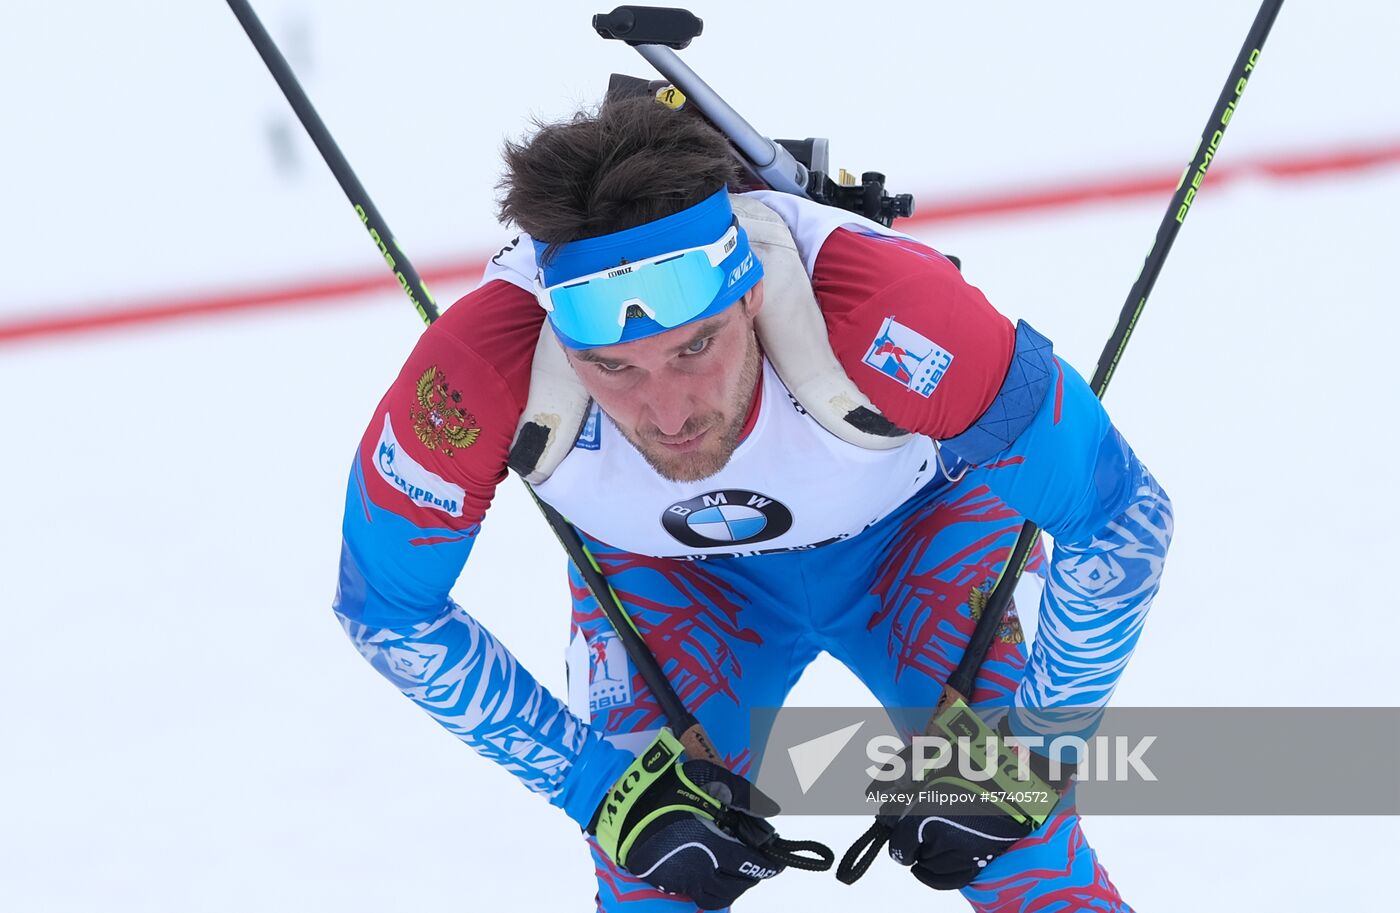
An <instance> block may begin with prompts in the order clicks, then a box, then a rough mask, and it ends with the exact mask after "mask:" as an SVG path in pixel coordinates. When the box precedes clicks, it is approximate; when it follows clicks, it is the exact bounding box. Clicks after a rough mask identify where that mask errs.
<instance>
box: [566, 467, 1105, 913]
mask: <svg viewBox="0 0 1400 913" xmlns="http://www.w3.org/2000/svg"><path fill="white" fill-rule="evenodd" d="M980 476H981V473H979V472H976V471H974V472H971V473H969V474H968V475H967V476H966V477H964V478H963V479H962V480H961V481H960V482H958V483H955V484H950V483H947V482H941V484H940V483H933V484H931V485H930V487H928V488H926V489H925V490H924V491H922V492H921V493H920V494H919V495H918V496H916V497H915V498H913V499H911V500H910V501H909V502H908V503H906V504H905V505H904V506H903V507H901V508H900V510H898V511H897V512H896V513H894V514H892V515H891V516H889V517H887V518H885V519H884V520H882V521H881V522H880V523H879V524H877V525H876V526H874V527H871V528H870V529H867V530H866V531H864V532H863V533H861V534H860V535H859V536H857V537H855V538H852V539H848V540H845V541H842V542H837V543H834V544H831V545H827V546H824V547H822V548H818V549H814V550H811V551H800V552H787V553H780V554H775V555H764V556H757V557H743V558H718V559H710V560H706V561H694V562H691V561H677V560H672V559H664V558H645V557H641V556H638V555H633V554H630V553H626V552H620V551H617V550H616V549H611V548H608V547H607V546H605V545H601V544H599V543H596V542H593V543H590V547H591V548H592V549H593V550H594V554H595V555H596V557H597V560H598V563H599V565H600V567H602V569H603V571H604V572H605V573H606V574H607V576H608V579H609V580H610V582H611V583H612V585H613V587H614V589H615V590H616V591H617V593H618V595H619V596H620V597H621V598H622V600H623V603H624V604H625V606H626V608H627V611H628V614H629V615H630V616H631V617H632V619H633V620H634V622H635V623H636V625H637V628H638V629H639V630H640V631H641V633H642V635H643V637H644V638H645V640H646V642H647V645H648V646H649V647H650V648H651V650H652V652H653V654H655V656H656V657H657V658H658V659H659V660H660V661H661V663H662V668H663V669H664V670H665V672H666V675H667V678H668V679H669V680H670V682H671V684H672V686H673V687H674V688H675V689H676V691H677V693H678V694H679V695H680V698H681V700H682V701H683V702H684V703H685V705H686V707H688V708H689V709H690V711H691V712H692V713H693V714H695V716H696V717H697V718H698V719H699V720H700V722H701V724H702V725H703V726H704V727H705V729H706V731H707V732H708V733H709V736H710V738H711V740H712V741H713V742H714V744H715V747H716V748H717V749H718V750H719V752H720V753H721V754H722V755H723V756H724V761H725V763H726V764H727V765H728V766H729V767H730V768H731V769H732V770H734V771H736V772H738V773H741V774H746V775H751V774H752V772H753V771H755V770H756V768H757V761H758V758H756V757H755V754H754V748H753V746H751V745H750V744H749V711H750V709H751V708H753V707H773V706H778V705H781V704H782V703H783V700H784V699H785V698H786V696H787V694H788V692H789V691H790V690H791V689H792V686H793V685H794V684H795V683H796V682H797V679H798V676H800V675H801V673H802V670H803V669H804V668H806V666H807V664H808V663H810V662H811V661H812V660H813V659H814V658H816V656H817V655H818V654H819V653H821V652H822V651H826V652H828V653H830V654H831V655H832V656H834V657H835V658H836V659H838V660H840V661H841V662H842V663H844V664H845V665H846V666H847V668H849V669H850V670H851V671H852V672H854V673H855V675H856V676H857V677H858V678H859V679H860V680H861V681H862V682H863V683H864V684H865V685H866V687H868V688H869V689H870V690H871V692H872V693H873V694H874V695H875V698H876V699H877V700H878V701H879V702H880V703H881V705H883V706H885V707H889V708H895V707H928V706H931V705H932V704H933V703H935V702H936V701H937V698H938V695H939V693H940V692H941V690H942V686H943V682H944V681H945V680H946V679H947V678H948V676H949V674H950V673H951V672H952V671H953V668H954V667H955V666H956V665H957V663H958V660H959V659H960V658H961V656H962V653H963V650H964V647H965V645H966V644H967V641H968V638H969V637H970V636H971V634H972V630H973V627H974V625H975V623H976V622H975V619H974V618H973V617H972V614H971V611H970V609H969V608H968V593H969V591H970V590H971V589H973V588H975V587H980V586H987V585H989V584H990V583H991V581H993V580H994V579H995V578H996V576H997V574H998V572H999V571H1000V569H1001V566H1002V564H1003V563H1004V561H1005V559H1006V557H1007V555H1008V554H1009V553H1010V551H1011V547H1012V545H1013V543H1014V542H1015V538H1016V533H1017V530H1018V528H1019V526H1020V523H1021V518H1020V517H1019V516H1017V515H1016V514H1015V513H1014V512H1012V511H1011V509H1010V508H1008V507H1007V506H1006V505H1005V504H1003V503H1002V502H1001V501H1000V500H998V499H997V498H996V497H995V496H994V495H992V494H991V492H990V491H989V490H988V488H987V487H986V485H985V484H983V482H982V481H980V480H979V477H980ZM838 496H839V495H838ZM1042 561H1043V556H1038V557H1037V558H1036V559H1035V563H1036V564H1038V563H1040V562H1042ZM1034 568H1035V564H1033V565H1032V569H1034ZM571 588H572V591H573V599H574V610H573V623H572V628H573V640H574V644H575V655H576V656H577V655H578V654H580V653H584V650H583V649H580V648H584V647H585V646H586V656H587V660H588V688H587V694H588V705H589V706H588V707H587V708H582V707H575V708H574V709H575V711H576V712H580V715H581V716H584V718H585V719H589V720H590V721H591V723H592V725H593V726H594V727H597V728H599V729H601V730H602V731H603V732H604V733H606V734H607V735H608V737H609V739H611V740H612V741H614V742H615V743H616V744H619V745H620V746H622V747H626V748H633V749H639V748H640V747H641V746H643V745H645V744H646V743H647V742H648V741H649V740H650V738H651V736H652V735H654V734H655V732H656V730H657V729H659V728H660V727H661V726H663V725H665V722H666V721H665V719H664V717H663V715H662V713H661V709H660V707H659V706H658V705H657V703H656V701H655V699H654V698H653V696H652V694H651V692H650V691H649V689H648V688H647V687H646V685H645V684H644V683H643V682H642V680H641V678H640V677H639V676H638V675H636V673H635V670H634V669H633V668H632V665H631V663H630V662H629V661H628V660H627V658H626V656H625V654H624V653H623V650H622V647H621V643H620V642H619V641H618V640H617V638H616V635H614V634H613V633H612V628H611V626H610V625H609V623H608V621H607V619H606V618H605V617H604V615H603V613H602V611H601V610H600V609H599V608H598V605H597V603H596V601H595V600H594V599H593V598H592V597H591V596H590V595H589V594H588V590H587V589H586V588H585V587H584V586H583V584H582V582H581V581H580V579H579V578H578V577H577V575H576V574H575V575H573V576H572V577H571ZM1025 664H1026V647H1025V644H1024V642H1023V638H1022V636H1021V629H1020V624H1019V622H1018V621H1017V620H1016V617H1015V611H1014V609H1013V610H1012V611H1011V612H1009V613H1008V616H1007V618H1006V619H1005V620H1004V621H1003V623H1002V628H1001V630H1000V631H999V632H998V637H997V639H996V640H995V641H994V642H993V644H992V648H991V650H990V652H989V654H988V657H987V660H986V662H985V663H984V664H983V666H982V671H981V673H980V676H979V678H978V682H977V689H976V691H975V693H974V694H973V695H971V698H972V700H973V701H974V702H977V703H983V702H985V703H1000V704H1009V703H1010V701H1011V696H1012V694H1013V692H1014V691H1015V689H1016V685H1017V684H1018V683H1019V681H1020V680H1021V676H1022V670H1023V668H1024V666H1025ZM581 673H582V665H581V663H578V664H577V665H576V666H575V668H572V669H571V676H572V677H573V678H575V679H577V678H578V677H579V676H580V675H581ZM570 690H571V693H575V692H581V691H582V688H581V682H578V681H577V680H576V681H574V682H573V683H572V684H571V689H570ZM583 711H586V715H585V713H584V712H583ZM895 722H896V724H897V725H899V726H900V727H901V728H902V729H904V730H906V731H908V732H912V731H914V730H916V729H921V728H922V727H923V724H924V723H925V722H926V720H924V719H918V720H899V719H896V721H895ZM868 823H869V822H868V821H866V820H864V819H860V820H857V819H852V822H851V839H852V840H854V839H855V837H856V836H858V835H859V834H860V832H862V831H863V830H864V829H865V828H866V826H867V825H868ZM590 846H591V849H592V853H593V859H594V863H595V867H596V871H597V876H598V897H597V901H598V909H599V910H603V911H623V910H625V911H626V913H690V911H692V910H694V909H695V907H694V905H693V904H691V903H689V902H686V901H683V900H681V899H678V898H676V897H673V896H669V895H666V894H662V893H661V892H659V891H656V890H655V889H653V888H652V887H651V886H650V885H648V884H646V883H645V882H642V881H640V880H638V879H636V878H634V877H632V876H631V875H629V874H628V873H627V872H625V871H623V870H621V869H619V868H617V867H616V866H615V865H613V864H612V862H611V861H609V860H608V859H607V858H606V857H605V856H603V854H602V853H601V852H600V851H599V850H598V847H597V845H596V843H593V842H592V841H591V840H590ZM840 849H841V848H837V851H838V853H839V852H840ZM891 864H892V863H891ZM832 889H833V890H853V891H858V890H859V886H856V887H855V888H851V889H845V888H839V887H838V886H837V883H836V882H835V880H834V879H833V881H832ZM757 890H758V892H759V893H761V892H762V890H763V888H762V887H761V886H760V887H759V888H758V889H757ZM909 890H910V892H911V898H910V899H911V900H912V899H914V894H913V893H912V892H916V891H925V890H927V888H924V887H923V886H922V885H918V884H917V883H916V882H914V880H913V879H912V878H911V879H910V881H909ZM962 894H963V896H964V897H965V898H967V900H968V902H969V903H970V904H971V906H972V908H973V909H974V910H977V911H979V913H1014V911H1023V913H1024V911H1031V910H1035V911H1058V910H1098V911H1127V910H1129V908H1128V906H1127V905H1126V904H1124V903H1123V901H1122V900H1121V899H1120V898H1119V896H1118V892H1117V890H1116V889H1115V888H1114V887H1113V884H1112V883H1111V882H1110V881H1109V879H1108V875H1107V873H1106V872H1105V871H1104V869H1103V867H1102V866H1100V865H1099V864H1098V861H1097V859H1096V858H1095V855H1094V851H1093V850H1092V849H1091V848H1090V847H1089V845H1088V843H1087V842H1086V841H1085V839H1084V834H1083V832H1082V831H1081V830H1080V827H1079V819H1078V817H1077V816H1076V815H1075V814H1074V813H1073V811H1072V810H1071V811H1068V812H1066V813H1063V814H1059V815H1057V816H1055V817H1053V818H1052V819H1050V820H1049V821H1047V822H1046V824H1045V825H1044V826H1043V827H1041V828H1040V829H1039V830H1037V831H1036V832H1035V833H1033V834H1032V835H1030V836H1029V837H1027V838H1025V839H1024V840H1022V841H1020V842H1019V843H1017V844H1016V846H1015V847H1013V848H1012V849H1011V850H1010V851H1009V852H1007V853H1005V854H1004V855H1002V856H1001V857H999V858H997V859H996V860H995V861H993V862H992V863H991V864H990V865H988V866H987V868H986V870H985V871H984V872H983V873H982V874H981V875H980V876H978V878H977V880H976V881H974V882H973V883H972V884H971V885H969V886H968V887H966V888H964V889H962ZM855 897H856V895H852V897H851V899H852V900H854V899H855Z"/></svg>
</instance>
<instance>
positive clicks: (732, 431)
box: [616, 330, 762, 482]
mask: <svg viewBox="0 0 1400 913" xmlns="http://www.w3.org/2000/svg"><path fill="white" fill-rule="evenodd" d="M761 364H762V355H761V353H760V352H759V348H758V336H757V335H756V334H755V333H754V332H753V331H752V330H750V331H749V344H748V348H747V350H745V352H744V365H743V368H741V369H740V371H739V384H738V388H737V389H736V390H735V393H734V397H733V399H732V401H731V402H730V404H729V408H728V409H726V410H725V411H724V412H710V413H707V414H705V415H693V416H691V417H690V418H689V419H687V420H686V423H685V425H684V426H683V427H682V428H681V430H680V431H679V432H678V433H677V434H675V435H669V436H670V437H675V438H680V439H681V440H685V439H687V438H690V437H694V436H695V435H697V434H700V433H702V432H708V434H707V435H706V440H705V443H704V446H702V447H700V448H698V449H696V450H691V451H687V452H684V453H675V452H673V451H669V450H667V449H666V446H665V445H664V444H662V443H660V442H659V441H658V440H657V439H656V438H657V437H659V436H661V435H660V432H658V431H657V430H656V429H655V428H653V429H651V431H650V432H649V433H643V432H638V431H634V430H630V429H626V428H623V427H622V426H621V425H617V426H616V427H617V429H618V430H619V431H620V432H622V436H623V437H625V438H627V440H628V442H629V443H631V445H632V446H633V447H635V448H636V449H637V452H638V453H640V454H641V455H642V459H644V460H646V461H647V465H649V466H650V467H651V468H652V469H653V470H655V471H656V474H657V475H659V476H661V477H662V478H663V479H666V480H667V481H671V482H698V481H700V480H701V479H708V478H709V477H710V476H712V475H714V474H715V473H717V472H719V471H720V470H721V469H723V468H724V467H725V465H726V464H728V463H729V458H730V457H732V456H733V455H734V451H735V449H736V448H737V447H738V446H739V437H740V435H741V434H743V431H744V423H745V422H746V421H747V419H748V417H749V409H751V408H752V407H753V398H754V396H755V395H756V394H757V392H758V372H759V368H760V366H761Z"/></svg>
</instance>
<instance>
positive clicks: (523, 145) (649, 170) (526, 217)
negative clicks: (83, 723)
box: [496, 96, 738, 259]
mask: <svg viewBox="0 0 1400 913" xmlns="http://www.w3.org/2000/svg"><path fill="white" fill-rule="evenodd" d="M535 127H536V130H535V133H534V134H533V135H532V136H529V137H527V138H526V139H524V140H522V141H521V142H518V143H516V142H511V141H509V140H507V141H506V144H505V148H504V151H503V155H504V158H505V165H506V172H505V176H504V177H503V178H502V179H501V181H500V183H499V184H497V185H496V187H497V190H499V191H500V193H501V195H500V199H499V203H500V211H499V214H498V216H499V218H500V220H501V222H503V223H509V222H514V223H516V224H517V225H519V226H520V227H521V228H523V229H524V230H525V231H527V232H529V233H530V236H531V237H532V238H535V239H537V240H540V241H543V242H545V243H547V244H549V245H551V248H552V247H553V246H555V245H560V244H565V243H567V242H569V241H579V240H582V239H584V238H595V237H597V236H599V235H606V234H611V233H612V232H615V231H622V230H623V229H627V228H632V227H634V226H637V225H642V224H644V223H646V222H652V221H655V220H656V219H660V218H663V217H665V216H669V215H671V214H673V213H676V212H680V211H681V210H682V209H685V208H686V207H689V206H693V205H695V204H696V203H699V202H700V201H701V200H703V199H705V198H706V197H708V196H710V195H711V194H713V193H714V192H715V191H717V190H719V189H720V188H721V187H725V186H729V185H730V184H732V183H733V182H734V181H735V180H736V178H737V173H738V166H737V164H736V162H735V160H734V156H733V153H732V152H731V151H730V147H729V141H728V140H726V139H725V138H724V136H723V135H722V134H721V133H720V132H719V131H717V130H716V129H715V128H714V127H712V126H710V125H709V124H708V123H706V122H705V121H703V120H701V119H700V118H699V117H696V116H693V115H691V114H690V113H689V112H683V111H673V110H671V109H670V108H667V107H666V106H665V105H662V104H661V103H659V102H657V101H656V100H655V99H653V98H652V97H650V96H645V97H641V98H623V99H615V100H612V99H610V100H609V101H607V102H605V103H604V104H603V105H602V106H601V107H600V108H598V109H597V110H596V111H592V112H590V111H580V112H578V113H577V114H575V115H574V116H573V117H572V118H570V119H568V120H565V121H560V122H558V123H553V124H546V123H542V122H540V121H535ZM552 252H553V250H552V249H551V250H550V251H548V252H547V253H546V255H545V257H546V259H548V257H549V255H550V254H551V253H552Z"/></svg>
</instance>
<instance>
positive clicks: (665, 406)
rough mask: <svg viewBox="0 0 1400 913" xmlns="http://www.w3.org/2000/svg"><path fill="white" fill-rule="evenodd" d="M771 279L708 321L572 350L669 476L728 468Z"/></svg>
mask: <svg viewBox="0 0 1400 913" xmlns="http://www.w3.org/2000/svg"><path fill="white" fill-rule="evenodd" d="M762 306H763V283H762V282H759V283H758V285H756V286H754V288H753V290H752V291H750V292H749V293H748V294H747V295H746V296H745V297H744V299H743V301H742V302H740V303H738V304H735V305H733V306H731V307H729V308H726V309H725V310H723V311H721V312H720V313H718V314H716V315H715V316H713V317H710V318H708V319H706V320H703V321H701V322H700V323H693V324H686V325H685V326H680V327H676V328H675V329H674V330H667V331H666V332H664V333H661V334H659V335H656V336H650V337H648V338H646V339H638V340H636V341H634V342H625V343H619V344H618V345H612V346H601V347H599V348H596V349H578V350H573V349H570V350H566V351H567V353H568V357H569V363H570V364H571V365H573V369H574V371H575V373H577V374H578V376H579V380H581V381H582V382H583V386H584V389H586V390H587V391H588V393H589V395H590V396H592V397H593V399H594V400H595V401H597V403H598V406H599V407H600V408H601V409H602V410H603V411H604V412H606V413H607V414H608V416H609V417H610V418H612V420H613V422H614V423H615V424H616V425H617V427H618V429H619V430H620V431H621V432H622V433H623V435H624V436H626V438H627V440H629V441H631V442H632V446H634V447H636V448H637V450H638V452H640V453H641V454H642V456H643V457H645V458H646V461H647V462H648V463H650V464H651V467H652V468H653V469H655V470H656V471H657V473H659V474H660V475H661V476H662V477H663V478H666V479H670V480H671V481H673V482H694V481H697V480H699V479H704V478H708V477H709V476H712V475H714V474H715V473H717V472H719V471H720V470H721V469H723V468H724V464H725V463H728V462H729V457H730V456H731V455H732V454H733V453H734V448H735V447H737V446H738V445H739V434H740V432H741V431H742V430H743V428H744V420H745V419H746V418H747V417H748V414H749V407H750V406H751V405H752V404H753V396H754V391H755V388H756V386H757V383H758V372H759V350H758V338H757V336H756V335H755V334H754V327H753V318H754V316H755V315H756V314H757V313H758V310H759V308H761V307H762Z"/></svg>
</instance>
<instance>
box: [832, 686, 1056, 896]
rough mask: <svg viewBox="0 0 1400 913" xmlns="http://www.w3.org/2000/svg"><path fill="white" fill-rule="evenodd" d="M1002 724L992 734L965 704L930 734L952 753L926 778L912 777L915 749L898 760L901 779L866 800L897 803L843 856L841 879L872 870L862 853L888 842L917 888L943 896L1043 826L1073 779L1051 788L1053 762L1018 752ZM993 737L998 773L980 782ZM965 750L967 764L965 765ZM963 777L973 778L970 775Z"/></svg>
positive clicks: (874, 787) (875, 786) (943, 716)
mask: <svg viewBox="0 0 1400 913" xmlns="http://www.w3.org/2000/svg"><path fill="white" fill-rule="evenodd" d="M1005 722H1006V721H1005V720H1003V721H1002V729H1001V731H1000V732H997V733H994V732H993V731H992V730H991V729H990V728H989V727H988V726H987V725H986V723H984V722H983V721H982V720H981V719H980V718H979V717H978V716H977V715H976V714H975V713H973V711H972V710H971V708H969V707H968V706H967V705H966V704H965V703H963V702H962V701H961V700H958V701H954V702H953V703H951V704H950V705H949V706H948V707H947V708H946V709H945V710H944V711H942V712H940V713H939V715H938V717H937V719H936V720H935V722H934V725H933V726H932V727H931V729H932V732H933V733H934V734H936V735H940V736H942V737H943V738H944V739H945V740H946V741H947V744H948V747H949V750H948V752H947V753H946V755H945V756H944V757H942V758H941V759H939V760H938V761H937V762H936V766H933V767H930V769H928V770H927V771H926V772H924V771H918V770H915V769H914V766H915V765H914V764H912V763H911V759H912V756H913V751H912V747H911V748H906V749H905V750H904V751H903V752H901V753H900V755H899V757H900V758H901V759H902V761H903V763H904V775H903V776H902V777H900V778H899V779H897V780H894V781H889V780H884V779H880V778H877V779H876V780H875V782H873V783H872V784H871V786H870V788H869V790H867V793H868V794H871V795H885V796H891V797H893V798H890V799H889V800H887V801H885V802H884V803H883V804H882V805H881V807H880V811H879V813H878V814H877V815H876V817H875V821H876V824H875V826H874V827H872V828H871V830H870V831H869V832H867V833H866V835H865V836H864V837H862V838H861V840H860V841H858V842H857V843H856V845H855V846H852V847H851V850H850V851H849V852H848V853H847V854H846V858H845V859H844V860H843V861H842V869H841V871H839V872H838V875H837V877H838V878H840V879H841V880H842V881H846V882H847V883H850V882H853V881H854V880H855V879H856V878H859V877H860V875H861V874H863V873H864V871H865V868H866V867H867V866H868V865H869V862H870V859H869V854H866V857H865V858H862V857H861V852H860V851H861V850H862V847H869V848H870V849H871V850H873V849H875V848H876V847H877V846H878V839H879V837H881V836H888V839H889V853H890V858H892V859H894V861H895V862H898V863H899V864H900V865H904V866H908V867H909V868H910V871H911V872H912V874H913V875H914V877H915V878H917V879H919V881H921V882H923V883H924V884H926V885H928V886H929V887H931V888H935V889H937V890H940V891H946V890H952V889H955V888H961V887H964V886H966V885H967V884H969V883H970V882H971V881H972V880H973V879H974V878H976V877H977V876H978V875H980V874H981V873H982V870H983V869H984V868H986V867H987V864H988V863H990V862H991V861H992V860H993V859H995V858H997V857H998V856H1000V855H1001V854H1002V853H1004V852H1006V851H1007V850H1009V849H1010V848H1011V847H1012V845H1013V844H1015V843H1016V841H1018V840H1020V839H1021V838H1022V837H1025V836H1026V835H1028V834H1030V833H1031V832H1033V831H1034V830H1035V829H1036V828H1037V827H1039V826H1040V825H1041V824H1043V823H1044V821H1045V819H1046V817H1048V816H1049V814H1050V811H1051V810H1052V809H1053V808H1054V806H1055V803H1056V802H1057V801H1058V800H1059V798H1060V795H1061V794H1062V793H1063V792H1064V789H1065V788H1066V785H1067V781H1068V773H1065V774H1063V775H1062V777H1061V778H1057V779H1056V780H1055V781H1052V780H1050V779H1049V776H1048V774H1049V762H1048V761H1047V760H1046V759H1045V758H1043V757H1041V756H1040V755H1037V754H1035V753H1033V752H1029V751H1026V750H1025V749H1017V748H1016V747H1014V744H1013V742H1011V741H1008V739H1009V733H1008V732H1007V731H1006V729H1005ZM992 736H995V737H996V739H997V752H996V757H997V763H996V768H995V770H994V771H993V772H990V773H988V774H987V775H982V769H983V768H985V767H986V766H987V745H986V741H987V739H988V737H992ZM959 737H962V739H963V741H960V740H959ZM964 744H965V745H966V747H967V749H968V754H969V757H967V758H963V757H962V748H961V746H963V745H964ZM964 769H966V770H967V771H968V772H970V773H973V774H975V775H976V776H972V777H969V776H967V775H965V774H964V773H963V771H964ZM1022 775H1024V776H1022ZM911 800H912V801H911Z"/></svg>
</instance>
